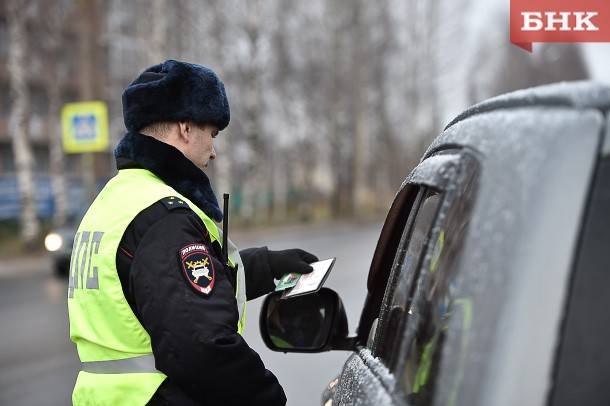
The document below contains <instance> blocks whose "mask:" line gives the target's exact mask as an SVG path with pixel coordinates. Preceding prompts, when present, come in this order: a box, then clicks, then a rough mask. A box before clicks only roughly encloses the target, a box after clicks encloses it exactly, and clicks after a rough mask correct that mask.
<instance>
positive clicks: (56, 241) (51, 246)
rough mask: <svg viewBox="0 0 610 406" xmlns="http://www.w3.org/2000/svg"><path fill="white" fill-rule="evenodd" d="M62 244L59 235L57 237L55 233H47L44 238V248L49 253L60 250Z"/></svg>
mask: <svg viewBox="0 0 610 406" xmlns="http://www.w3.org/2000/svg"><path fill="white" fill-rule="evenodd" d="M63 243H64V241H63V238H61V235H59V234H57V233H49V234H48V235H47V236H46V237H45V238H44V246H45V248H46V249H47V251H51V252H53V251H57V250H58V249H60V248H61V246H62V245H63Z"/></svg>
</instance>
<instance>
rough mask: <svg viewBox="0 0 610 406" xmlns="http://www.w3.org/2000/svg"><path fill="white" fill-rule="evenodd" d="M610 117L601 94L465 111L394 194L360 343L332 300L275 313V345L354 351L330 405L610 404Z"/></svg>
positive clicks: (527, 95)
mask: <svg viewBox="0 0 610 406" xmlns="http://www.w3.org/2000/svg"><path fill="white" fill-rule="evenodd" d="M609 110H610V88H608V87H604V86H601V85H598V84H595V83H591V82H575V83H560V84H554V85H548V86H542V87H538V88H533V89H527V90H522V91H517V92H514V93H510V94H507V95H504V96H500V97H497V98H493V99H490V100H487V101H485V102H483V103H480V104H478V105H476V106H474V107H472V108H470V109H468V110H466V111H465V112H464V113H462V114H461V115H460V116H458V117H457V118H456V119H455V120H453V121H452V122H451V123H450V124H449V125H448V126H447V128H446V129H445V130H444V131H443V133H442V134H440V135H439V136H438V137H437V138H436V139H435V140H434V141H433V143H432V144H431V145H430V147H429V148H428V150H427V152H426V153H425V155H424V156H423V158H422V160H421V162H420V164H419V165H418V166H417V167H416V168H415V169H414V170H413V171H412V172H411V173H410V174H409V176H408V177H407V178H406V180H405V181H404V183H403V185H402V187H401V188H400V190H399V191H398V193H397V195H396V198H395V200H394V202H393V204H392V206H391V208H390V211H389V213H388V215H387V218H386V221H385V224H384V226H383V229H382V231H381V235H380V237H379V241H378V244H377V248H376V251H375V254H374V256H373V259H372V263H371V267H370V271H369V276H368V283H367V292H363V295H366V300H365V304H364V308H363V309H362V314H361V317H360V321H359V325H358V328H357V334H356V336H353V337H351V336H348V331H349V330H348V328H347V321H346V317H345V311H344V310H343V308H342V304H341V299H340V298H339V296H338V295H337V294H336V293H335V292H333V291H332V290H330V289H327V288H323V289H322V290H320V291H319V292H318V293H316V294H310V295H306V296H302V297H299V298H298V300H299V301H300V302H301V303H300V304H299V305H298V306H295V305H294V303H293V304H291V303H290V302H291V300H290V299H282V300H280V299H279V296H278V294H272V295H269V296H268V297H267V298H266V299H265V302H264V304H263V308H262V312H261V333H262V335H263V339H264V341H265V343H266V344H267V346H269V348H271V349H272V350H275V351H283V352H319V351H325V350H335V349H342V350H351V351H353V354H352V355H351V356H350V357H349V358H348V359H347V361H346V363H345V365H344V367H343V370H342V371H341V373H340V375H339V376H338V378H337V379H336V380H334V381H332V382H331V383H330V384H329V387H328V388H327V390H326V391H325V393H324V395H323V399H322V403H323V404H325V405H331V404H334V405H464V406H475V405H481V406H483V405H501V406H504V405H506V406H509V405H511V406H512V405H552V406H559V405H609V404H610V385H609V384H608V379H609V377H610V348H609V346H610V293H609V292H610V118H609V114H608V112H609ZM335 272H340V269H337V270H335ZM294 300H297V299H294ZM283 324H286V325H287V326H288V327H283ZM280 327H281V328H280ZM296 330H299V331H300V333H299V334H294V333H295V331H296ZM337 372H339V371H337Z"/></svg>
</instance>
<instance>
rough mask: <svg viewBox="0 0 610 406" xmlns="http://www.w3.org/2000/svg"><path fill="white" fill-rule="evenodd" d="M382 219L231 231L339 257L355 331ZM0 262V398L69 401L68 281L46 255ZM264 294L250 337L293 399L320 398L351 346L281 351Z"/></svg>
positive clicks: (341, 285)
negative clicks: (267, 323) (273, 344)
mask: <svg viewBox="0 0 610 406" xmlns="http://www.w3.org/2000/svg"><path fill="white" fill-rule="evenodd" d="M380 229H381V224H379V223H367V224H333V225H332V226H314V227H307V228H304V227H293V228H285V229H282V230H275V231H265V232H248V233H240V234H237V233H236V234H235V235H233V236H232V239H233V240H234V241H235V242H236V243H237V245H238V246H240V247H244V248H245V247H249V246H260V245H267V246H269V248H270V249H283V248H293V247H299V248H303V249H306V250H309V251H311V252H313V253H315V254H316V255H318V257H319V258H320V259H323V258H328V257H331V256H335V257H337V262H336V264H335V267H334V269H333V271H332V273H331V275H330V277H329V279H328V281H327V282H326V286H327V287H330V288H332V289H334V290H335V291H337V292H338V293H339V295H340V296H341V297H342V299H343V302H344V304H345V307H346V309H347V313H348V320H349V326H350V330H351V331H352V332H354V331H355V329H356V327H357V324H356V323H357V321H358V318H359V316H360V310H361V308H362V304H363V302H364V298H365V292H366V275H367V272H368V268H369V265H370V262H371V258H372V255H373V252H374V249H375V245H376V243H377V238H378V236H379V231H380ZM1 268H2V269H0V323H1V324H0V325H1V328H0V405H13V406H20V405H24V406H25V405H28V406H29V405H49V406H53V405H68V404H70V394H71V391H72V386H73V384H74V380H75V378H76V374H77V372H78V369H79V362H78V358H77V355H76V350H75V347H74V346H73V344H72V343H71V342H70V341H69V338H68V320H67V315H66V300H67V299H66V292H67V287H66V280H58V279H55V278H54V277H53V276H52V273H51V269H50V266H49V262H48V261H47V260H27V261H20V262H12V263H4V264H2V267H1ZM261 304H262V299H258V300H256V301H253V302H249V304H248V313H247V314H248V322H247V327H246V332H245V338H246V341H247V342H248V343H249V344H250V346H252V347H253V348H254V349H255V350H256V351H258V352H259V354H260V355H261V357H262V359H263V361H264V362H265V364H266V366H267V368H268V369H270V370H271V371H273V372H274V373H275V374H276V375H277V376H278V378H279V380H280V382H281V383H282V385H283V386H284V389H285V391H286V394H287V396H288V405H291V406H293V405H294V406H301V405H303V406H304V405H317V404H320V395H321V393H322V391H323V389H324V387H325V385H326V384H327V383H328V382H329V381H330V380H331V379H333V378H334V377H335V376H336V375H337V374H338V373H339V372H340V370H341V367H342V365H343V362H344V361H345V359H346V358H347V357H348V355H349V354H348V353H347V352H343V351H334V352H328V353H322V354H282V353H274V352H272V351H269V350H268V349H267V348H266V347H265V345H264V344H263V342H262V340H261V338H260V334H259V329H258V317H259V309H260V306H261Z"/></svg>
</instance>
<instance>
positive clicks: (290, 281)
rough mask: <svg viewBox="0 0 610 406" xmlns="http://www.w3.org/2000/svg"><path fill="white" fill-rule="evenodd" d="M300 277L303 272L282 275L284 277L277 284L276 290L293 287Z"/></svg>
mask: <svg viewBox="0 0 610 406" xmlns="http://www.w3.org/2000/svg"><path fill="white" fill-rule="evenodd" d="M300 277H301V274H298V273H287V274H286V275H284V276H282V279H280V281H279V282H278V284H277V286H276V287H275V291H276V292H277V291H280V290H285V289H289V288H291V287H293V286H294V285H296V284H297V282H298V281H299V278H300Z"/></svg>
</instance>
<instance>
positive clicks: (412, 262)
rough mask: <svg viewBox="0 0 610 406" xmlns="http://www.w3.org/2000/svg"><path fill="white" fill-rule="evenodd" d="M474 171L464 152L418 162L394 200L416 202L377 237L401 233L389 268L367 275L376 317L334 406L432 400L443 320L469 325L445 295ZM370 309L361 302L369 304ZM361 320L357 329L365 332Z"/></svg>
mask: <svg viewBox="0 0 610 406" xmlns="http://www.w3.org/2000/svg"><path fill="white" fill-rule="evenodd" d="M477 168H478V165H477V160H476V158H475V156H474V154H472V153H471V152H468V151H467V150H447V151H443V152H440V153H437V154H435V155H434V156H432V157H429V158H427V159H426V160H424V161H423V162H422V163H420V165H418V167H417V168H416V169H414V170H413V172H412V173H411V174H410V175H409V177H408V178H407V180H406V181H405V184H404V186H403V187H402V188H401V191H400V192H399V194H398V195H397V198H396V201H400V200H401V198H402V197H403V194H405V193H408V194H411V195H415V198H413V199H411V200H410V204H405V205H403V207H400V208H399V209H398V210H399V213H398V214H397V213H396V212H395V211H396V210H391V211H390V214H389V215H388V219H387V220H386V224H385V225H384V230H386V229H392V228H395V227H393V224H391V223H399V224H400V225H401V227H402V229H401V232H400V233H395V236H394V238H395V239H397V240H398V241H397V243H395V245H394V246H395V247H396V249H395V250H394V252H393V253H391V255H392V256H393V260H392V262H391V269H389V272H388V269H386V270H385V273H384V272H383V270H377V273H375V272H374V271H375V270H372V271H373V272H372V274H373V275H376V276H374V278H373V279H375V278H376V279H380V280H382V281H383V283H384V289H382V292H381V293H378V295H380V296H382V297H380V298H378V299H377V300H378V301H380V303H381V304H380V306H379V307H378V308H377V309H376V312H377V317H375V320H374V321H373V322H372V323H371V327H370V329H369V332H368V337H369V339H368V340H367V344H366V346H365V347H363V348H362V349H361V350H360V351H359V352H357V353H355V354H353V355H352V356H351V357H350V358H349V359H348V361H347V362H346V364H345V367H344V369H343V371H342V374H341V376H340V379H339V383H338V385H337V389H336V391H335V393H334V396H333V404H363V405H366V404H371V405H373V404H375V405H377V404H396V405H401V404H429V403H430V401H431V400H432V399H433V397H434V393H435V384H436V379H435V378H436V375H435V371H436V369H437V368H438V363H439V360H440V358H441V352H442V351H441V350H442V349H443V348H444V344H445V337H444V331H445V330H446V328H447V323H448V320H449V319H450V318H460V319H461V325H462V326H465V325H467V321H468V304H467V300H465V299H464V298H455V297H452V295H451V293H452V284H454V283H455V277H456V273H455V269H456V266H457V262H458V261H459V257H460V255H459V253H460V250H461V249H462V245H461V243H462V241H463V238H462V237H463V235H464V233H465V232H466V230H467V225H468V220H469V213H470V211H471V208H472V205H473V203H474V197H475V192H476V179H477V171H478V169H477ZM393 209H394V207H393ZM393 211H394V212H393ZM405 219H406V220H405ZM388 223H390V224H388ZM382 236H383V232H382ZM386 245H390V246H392V243H391V242H387V243H386V244H379V245H378V247H377V250H382V249H384V248H385V246H386ZM387 255H390V254H388V253H387V252H384V256H387ZM376 261H377V262H379V261H380V259H379V255H378V252H376V254H375V258H374V260H373V264H375V262H376ZM371 284H372V285H374V284H375V280H373V281H371V280H369V285H371ZM369 290H371V286H369ZM372 291H373V292H374V291H375V289H374V288H373V289H372ZM375 302H376V298H374V297H372V298H371V297H370V298H368V299H367V304H369V305H370V303H375ZM366 307H367V305H366V304H365V312H366V311H367V309H366ZM373 307H374V306H373ZM374 311H375V310H374ZM364 320H366V317H363V318H362V319H361V323H360V328H362V327H363V326H366V323H365V322H363V321H364ZM466 327H467V326H466ZM360 333H362V331H360ZM458 345H460V343H458Z"/></svg>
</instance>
